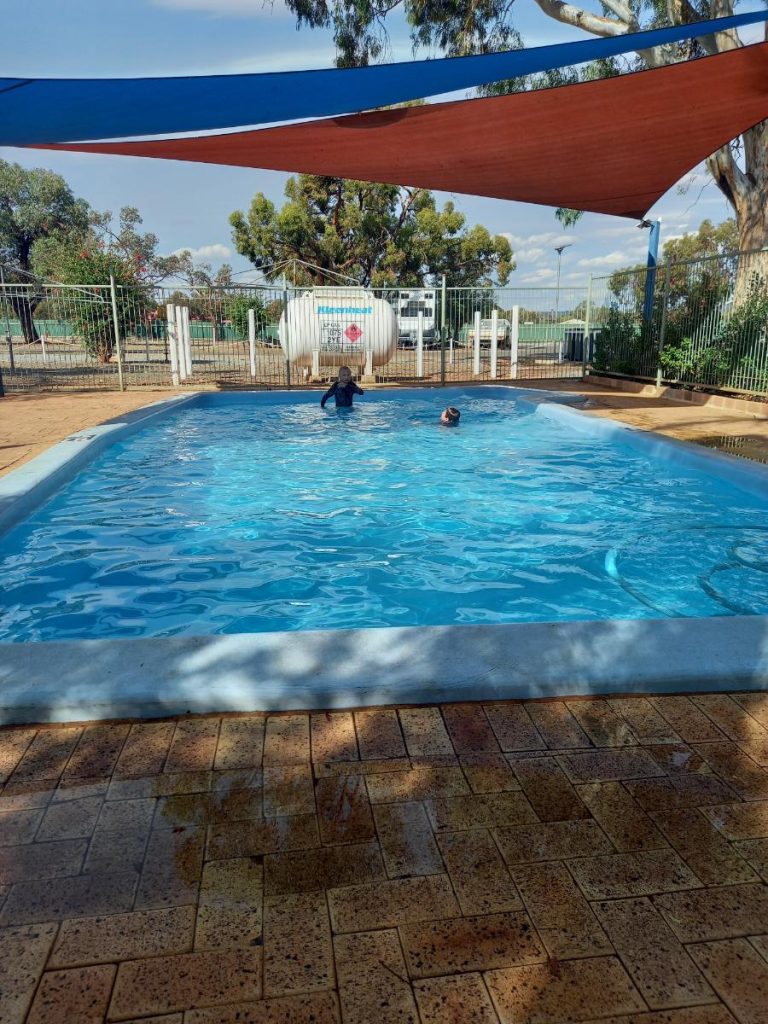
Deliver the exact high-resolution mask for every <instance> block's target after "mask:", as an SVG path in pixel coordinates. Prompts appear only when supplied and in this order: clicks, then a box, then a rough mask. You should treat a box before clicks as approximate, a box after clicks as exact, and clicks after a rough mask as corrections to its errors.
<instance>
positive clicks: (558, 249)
mask: <svg viewBox="0 0 768 1024" xmlns="http://www.w3.org/2000/svg"><path fill="white" fill-rule="evenodd" d="M572 245H573V242H568V243H566V244H565V245H556V246H555V252H556V253H557V288H556V289H555V323H557V318H558V317H559V316H560V262H561V260H562V258H563V253H564V252H565V250H566V249H570V248H571V246H572Z"/></svg>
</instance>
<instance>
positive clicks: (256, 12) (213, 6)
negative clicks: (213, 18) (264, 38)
mask: <svg viewBox="0 0 768 1024" xmlns="http://www.w3.org/2000/svg"><path fill="white" fill-rule="evenodd" d="M152 2H153V3H154V5H155V7H165V8H168V9H170V10H173V11H202V12H204V13H205V14H218V15H219V16H220V17H225V18H226V17H236V18H269V17H276V18H284V17H286V16H287V15H290V16H291V17H293V15H292V14H290V12H289V11H288V9H287V8H286V6H285V4H284V3H283V2H282V0H275V2H274V3H270V0H152Z"/></svg>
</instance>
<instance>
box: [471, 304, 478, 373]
mask: <svg viewBox="0 0 768 1024" xmlns="http://www.w3.org/2000/svg"><path fill="white" fill-rule="evenodd" d="M474 349H475V351H474V359H473V360H472V373H473V374H474V375H475V377H479V376H480V310H479V309H476V310H475V344H474Z"/></svg>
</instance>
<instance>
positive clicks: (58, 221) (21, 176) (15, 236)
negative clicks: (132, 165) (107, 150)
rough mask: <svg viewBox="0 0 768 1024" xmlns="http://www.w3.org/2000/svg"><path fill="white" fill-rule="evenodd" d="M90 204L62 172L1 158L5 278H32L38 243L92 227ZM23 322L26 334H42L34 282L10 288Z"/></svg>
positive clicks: (33, 337)
mask: <svg viewBox="0 0 768 1024" xmlns="http://www.w3.org/2000/svg"><path fill="white" fill-rule="evenodd" d="M88 215H89V207H88V204H87V203H86V201H85V200H84V199H77V198H76V197H75V195H74V194H73V192H72V190H71V189H70V187H69V185H68V184H67V183H66V181H65V180H64V179H63V178H62V177H61V175H59V174H54V173H53V171H47V170H44V169H43V168H34V169H32V170H27V169H25V168H24V167H21V165H20V164H11V163H7V162H6V161H5V160H0V264H2V269H3V278H4V280H5V282H6V283H16V284H26V285H30V284H34V266H33V262H34V256H35V251H36V249H37V248H38V247H39V245H40V243H41V242H43V241H45V240H49V239H56V238H59V237H61V236H62V235H64V234H68V233H70V232H73V231H77V232H85V231H86V230H87V228H88ZM6 294H7V301H8V303H9V304H10V306H11V307H12V309H13V312H14V314H15V316H16V317H17V318H18V319H19V321H20V322H21V330H22V332H23V335H24V340H25V341H26V342H27V343H28V344H30V343H33V342H38V341H39V340H40V338H39V336H38V333H37V331H36V329H35V324H34V312H35V309H36V308H37V307H38V305H39V304H40V302H41V301H42V299H43V294H42V292H36V291H35V289H34V288H31V287H27V288H19V289H17V290H11V289H8V290H6Z"/></svg>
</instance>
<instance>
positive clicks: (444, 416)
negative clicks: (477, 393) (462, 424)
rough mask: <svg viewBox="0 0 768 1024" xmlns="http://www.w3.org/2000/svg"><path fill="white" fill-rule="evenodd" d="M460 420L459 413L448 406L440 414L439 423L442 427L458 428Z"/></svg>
mask: <svg viewBox="0 0 768 1024" xmlns="http://www.w3.org/2000/svg"><path fill="white" fill-rule="evenodd" d="M460 419H461V413H460V412H459V410H458V409H455V408H454V407H453V406H452V405H449V406H448V408H447V409H443V411H442V412H441V413H440V422H441V423H442V425H443V426H444V427H458V425H459V420H460Z"/></svg>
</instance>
